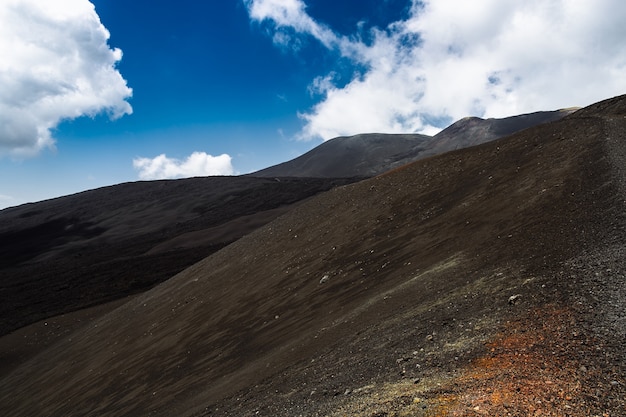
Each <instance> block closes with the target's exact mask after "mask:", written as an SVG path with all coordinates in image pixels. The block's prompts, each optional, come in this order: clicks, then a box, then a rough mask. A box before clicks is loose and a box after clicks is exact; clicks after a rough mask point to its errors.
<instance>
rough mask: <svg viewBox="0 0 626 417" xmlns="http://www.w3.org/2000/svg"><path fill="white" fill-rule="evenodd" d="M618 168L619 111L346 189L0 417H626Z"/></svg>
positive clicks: (148, 305)
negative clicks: (405, 416) (531, 416)
mask: <svg viewBox="0 0 626 417" xmlns="http://www.w3.org/2000/svg"><path fill="white" fill-rule="evenodd" d="M624 166H626V96H622V97H617V98H615V99H611V100H607V101H606V102H603V103H599V104H597V105H594V106H590V107H589V108H587V109H584V110H582V111H581V112H579V113H574V114H572V115H570V116H568V117H565V118H563V119H562V120H559V121H557V122H554V123H549V124H544V125H539V126H535V127H533V128H530V129H526V130H524V131H521V132H518V133H516V134H514V135H512V136H509V137H506V138H504V139H501V140H498V141H494V142H489V143H485V144H482V145H478V146H474V147H471V148H465V149H461V150H457V151H452V152H448V153H445V154H442V155H438V156H435V157H432V158H428V159H424V160H421V161H418V162H416V163H413V164H409V165H405V166H403V167H401V168H399V169H396V170H393V171H390V172H388V173H386V174H384V175H380V176H377V177H375V178H372V179H369V180H365V181H361V182H358V183H355V184H351V185H348V186H345V187H337V188H334V189H333V190H332V191H329V192H326V193H322V194H319V195H318V196H316V197H314V198H312V199H310V200H308V201H306V202H304V203H303V204H301V205H299V206H297V207H296V208H294V209H293V210H290V211H289V212H288V213H286V214H285V215H283V216H281V217H279V218H277V219H276V220H274V221H273V222H271V223H269V224H266V225H265V226H263V227H261V228H259V229H257V230H256V231H254V232H252V233H250V234H248V235H247V236H245V237H243V238H242V239H239V240H238V241H236V242H234V243H233V244H231V245H229V246H227V247H225V248H224V249H222V250H220V251H218V252H216V253H214V254H213V255H211V256H209V257H207V258H205V259H203V260H202V261H200V262H198V263H196V264H194V265H193V266H191V267H190V268H187V269H185V270H184V271H182V272H181V273H179V274H177V275H176V276H174V277H172V278H171V279H169V280H167V281H165V282H163V283H162V284H160V285H158V286H156V287H154V288H153V289H151V290H149V291H147V292H145V293H144V294H141V295H138V296H136V297H135V298H133V299H131V300H129V301H128V302H127V303H125V304H124V305H122V306H120V307H119V308H117V309H115V310H113V311H111V312H110V313H108V314H106V315H104V316H102V317H100V318H98V319H96V320H95V321H92V322H90V323H89V325H88V326H85V327H83V328H81V329H79V330H77V331H75V332H73V333H71V334H69V335H67V336H64V337H62V338H60V339H59V340H58V342H57V343H56V344H54V345H52V346H50V347H49V348H47V349H45V350H43V351H41V352H39V354H38V355H37V356H34V357H33V358H31V359H30V360H29V361H28V362H26V363H23V364H21V365H20V366H19V367H17V368H16V369H14V370H13V371H12V372H10V373H6V374H4V375H2V376H1V377H0V414H2V415H12V416H32V415H47V416H65V415H106V416H137V415H151V416H171V415H176V416H249V415H260V416H277V417H281V416H285V417H287V416H297V415H306V416H332V417H338V416H345V415H350V416H356V417H373V416H400V415H410V416H417V417H424V416H451V415H463V416H472V415H492V416H496V415H503V416H504V415H512V416H527V415H569V416H572V417H583V416H590V415H603V414H605V415H616V416H617V415H622V414H623V410H624V409H625V407H626V402H625V401H626V400H625V399H626V377H625V375H626V310H625V309H624V303H623V297H624V296H626V281H625V280H624V276H625V275H624V274H625V273H626V253H625V251H624V247H625V246H626V210H625V208H624V201H626V173H625V172H624V168H623V167H624ZM53 323H54V322H53V321H50V324H53ZM46 324H48V323H46ZM40 327H41V328H43V327H44V324H40ZM59 331H62V329H60V330H59Z"/></svg>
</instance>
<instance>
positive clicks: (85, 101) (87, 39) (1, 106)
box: [0, 0, 132, 156]
mask: <svg viewBox="0 0 626 417" xmlns="http://www.w3.org/2000/svg"><path fill="white" fill-rule="evenodd" d="M108 39H109V32H108V31H107V29H106V28H105V27H104V26H103V25H102V23H101V22H100V18H99V17H98V15H97V14H96V11H95V9H94V6H93V4H91V3H90V2H89V1H87V0H46V1H40V0H2V2H0V57H1V58H0V153H5V154H6V153H10V154H13V155H19V156H30V155H34V154H36V153H37V152H39V151H40V150H42V149H44V148H53V147H54V138H53V137H52V134H51V130H52V129H54V128H55V127H56V126H57V125H58V124H59V122H61V121H63V120H67V119H74V118H77V117H81V116H84V115H87V116H95V115H96V114H98V113H100V112H106V113H108V114H109V116H110V117H111V118H118V117H121V116H123V115H125V114H131V113H132V108H131V106H130V104H129V103H128V102H127V101H126V99H128V98H129V97H130V96H131V95H132V90H131V89H130V88H129V87H128V86H127V85H126V81H125V80H124V79H123V78H122V76H121V74H120V73H119V71H118V70H117V69H116V67H115V65H116V63H117V62H119V61H120V60H121V59H122V51H121V50H120V49H111V48H110V47H109V46H108V44H107V41H108Z"/></svg>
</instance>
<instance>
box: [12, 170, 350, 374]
mask: <svg viewBox="0 0 626 417" xmlns="http://www.w3.org/2000/svg"><path fill="white" fill-rule="evenodd" d="M355 180H356V179H315V178H314V179H311V178H281V179H278V178H271V179H269V178H251V177H209V178H190V179H184V180H174V181H151V182H135V183H127V184H120V185H116V186H112V187H105V188H100V189H96V190H91V191H86V192H83V193H79V194H75V195H71V196H67V197H61V198H57V199H53V200H48V201H44V202H40V203H35V204H26V205H23V206H19V207H14V208H9V209H5V210H2V211H0V296H1V297H2V303H0V335H4V334H7V333H8V332H10V331H12V330H14V329H16V328H19V327H21V326H24V325H26V324H30V323H33V322H35V321H38V320H41V319H44V318H48V317H51V316H53V315H57V314H62V313H67V312H70V311H74V310H77V309H81V308H85V307H90V306H94V305H98V304H101V303H103V302H108V301H112V300H117V299H120V298H124V297H126V296H128V295H130V294H137V293H140V292H143V291H145V290H147V289H148V288H151V287H153V286H154V285H156V284H158V283H159V282H162V281H164V280H166V279H168V278H170V277H171V276H172V275H174V274H176V273H178V272H180V271H182V270H183V269H185V268H186V267H188V266H190V265H192V264H194V263H195V262H197V261H199V260H201V259H203V258H205V257H206V256H208V255H210V254H211V253H213V252H215V251H217V250H219V249H221V248H223V247H224V246H226V245H228V244H229V243H231V242H233V241H235V240H237V239H239V238H240V237H241V236H244V235H245V234H247V233H249V232H250V231H252V230H254V229H255V228H257V227H259V226H262V225H263V224H265V223H268V222H269V221H271V220H273V219H275V218H276V217H278V216H280V215H281V214H283V213H285V212H286V211H288V210H289V209H290V207H291V206H292V205H293V204H295V203H297V202H299V201H301V200H303V199H306V198H309V197H311V196H313V195H315V194H317V193H319V192H322V191H326V190H328V189H330V188H332V187H335V186H337V185H342V184H346V183H350V182H353V181H355ZM0 352H1V351H0ZM2 359H3V358H2V357H1V356H0V363H1V362H2Z"/></svg>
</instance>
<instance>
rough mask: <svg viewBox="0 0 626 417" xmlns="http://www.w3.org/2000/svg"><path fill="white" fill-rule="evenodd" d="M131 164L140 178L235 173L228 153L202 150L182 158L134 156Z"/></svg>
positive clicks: (152, 178)
mask: <svg viewBox="0 0 626 417" xmlns="http://www.w3.org/2000/svg"><path fill="white" fill-rule="evenodd" d="M133 166H134V167H135V169H136V170H137V171H139V178H140V179H142V180H162V179H173V178H186V177H205V176H210V175H234V174H235V170H234V168H233V166H232V164H231V157H230V156H229V155H227V154H222V155H219V156H212V155H208V154H206V153H204V152H194V153H192V154H191V155H190V156H188V157H187V158H186V159H184V160H180V159H176V158H168V157H167V156H166V155H165V154H161V155H159V156H157V157H155V158H135V159H134V160H133Z"/></svg>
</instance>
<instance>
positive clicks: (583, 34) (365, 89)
mask: <svg viewBox="0 0 626 417" xmlns="http://www.w3.org/2000/svg"><path fill="white" fill-rule="evenodd" d="M245 3H246V5H247V7H248V11H249V13H250V18H251V19H253V20H256V21H260V22H262V21H266V20H267V21H271V22H274V25H275V30H276V31H278V30H284V29H285V28H290V29H291V30H292V31H294V33H296V34H299V35H300V36H309V37H313V38H315V39H317V40H318V41H319V42H321V43H322V44H323V45H325V46H326V47H327V48H328V49H329V50H332V51H334V52H338V53H339V54H340V55H341V56H343V57H345V58H348V59H350V60H351V61H352V62H353V63H354V64H355V66H358V67H359V68H364V71H358V72H355V73H356V75H355V76H354V78H353V79H351V80H350V81H349V82H348V83H343V84H342V85H338V84H336V83H334V82H333V77H332V75H330V74H327V75H321V76H320V77H319V78H318V79H316V80H313V81H312V90H314V91H316V92H317V93H319V94H320V100H319V102H318V103H317V104H316V105H315V106H313V108H311V109H309V111H306V112H303V113H302V114H300V117H301V118H302V119H303V121H304V123H305V125H304V127H303V129H302V132H301V134H300V136H301V138H304V139H310V138H315V137H321V138H323V139H325V140H326V139H330V138H332V137H335V136H340V135H348V134H355V133H362V132H373V131H378V132H422V133H434V132H436V131H438V130H439V129H440V128H442V127H445V125H446V124H448V123H450V122H451V121H454V120H457V119H460V118H462V117H465V116H479V117H503V116H508V115H514V114H520V113H524V112H531V111H537V110H552V109H558V108H562V107H569V106H583V105H587V104H591V103H593V102H595V101H598V100H601V99H604V98H608V97H611V96H614V95H618V94H623V93H626V43H624V41H623V40H624V39H626V25H624V24H623V22H624V21H626V3H624V2H623V1H621V0H598V1H596V2H589V1H557V0H528V1H525V2H519V1H513V0H509V1H502V0H476V1H473V2H459V1H457V0H436V1H435V0H430V1H428V0H427V1H418V0H413V2H412V3H411V8H410V11H409V13H408V14H407V16H406V17H405V18H404V19H403V20H400V21H397V22H393V23H391V24H390V25H389V26H388V27H386V28H382V29H380V28H373V29H371V37H370V38H371V40H370V41H368V42H367V43H366V42H364V41H362V40H361V37H359V36H358V33H359V30H361V29H360V28H355V34H354V36H350V37H345V36H343V37H342V36H339V35H338V34H336V33H334V32H333V31H332V30H331V29H329V28H328V27H326V26H324V25H323V24H321V23H318V22H316V21H315V20H314V19H313V18H312V17H311V16H309V15H308V14H307V13H306V4H305V3H304V1H303V0H284V1H281V0H245Z"/></svg>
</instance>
